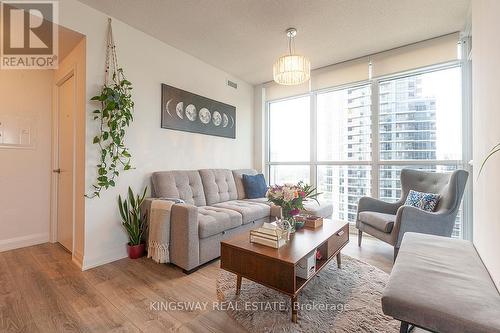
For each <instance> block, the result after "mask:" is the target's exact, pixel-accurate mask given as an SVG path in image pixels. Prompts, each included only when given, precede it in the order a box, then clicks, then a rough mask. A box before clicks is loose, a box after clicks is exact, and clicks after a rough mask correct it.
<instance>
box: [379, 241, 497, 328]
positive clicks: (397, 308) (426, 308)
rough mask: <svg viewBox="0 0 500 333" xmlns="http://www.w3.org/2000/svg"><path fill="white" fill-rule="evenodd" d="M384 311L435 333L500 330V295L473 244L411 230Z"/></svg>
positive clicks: (403, 322)
mask: <svg viewBox="0 0 500 333" xmlns="http://www.w3.org/2000/svg"><path fill="white" fill-rule="evenodd" d="M382 309H383V311H384V313H385V314H386V315H389V316H391V317H393V318H395V319H397V320H400V321H401V331H400V332H405V333H406V332H408V331H409V329H411V326H416V327H421V328H423V329H426V330H430V331H433V332H450V333H457V332H468V333H473V332H484V333H486V332H488V333H495V332H496V333H500V294H499V293H498V290H497V289H496V287H495V285H494V283H493V281H492V279H491V277H490V275H489V274H488V271H487V270H486V267H485V266H484V264H483V263H482V261H481V259H480V257H479V255H478V253H477V252H476V249H475V248H474V246H473V245H472V243H471V242H468V241H465V240H459V239H452V238H446V237H440V236H433V235H425V234H417V233H412V232H408V233H406V234H405V235H404V237H403V241H402V244H401V248H400V250H399V254H398V257H397V259H396V262H395V264H394V267H393V269H392V272H391V276H390V278H389V282H388V284H387V286H386V288H385V290H384V293H383V296H382Z"/></svg>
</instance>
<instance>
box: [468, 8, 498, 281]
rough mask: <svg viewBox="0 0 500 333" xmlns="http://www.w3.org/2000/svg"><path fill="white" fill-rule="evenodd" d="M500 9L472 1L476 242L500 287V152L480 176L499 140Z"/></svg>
mask: <svg viewBox="0 0 500 333" xmlns="http://www.w3.org/2000/svg"><path fill="white" fill-rule="evenodd" d="M498 13H500V1H498V0H473V2H472V39H473V42H472V73H473V80H472V84H473V110H474V111H473V117H474V120H473V123H474V125H473V126H474V128H473V141H474V166H475V171H474V177H473V179H471V181H474V182H475V184H474V245H475V246H476V249H477V250H478V252H479V254H480V255H481V258H482V260H483V262H484V263H485V264H486V267H487V268H488V270H489V272H490V274H491V275H492V277H493V280H494V281H495V284H496V286H497V288H499V289H500V240H499V237H500V205H499V203H500V192H499V188H500V173H499V170H500V153H498V154H497V155H495V156H493V157H492V158H491V159H490V160H489V162H488V164H487V165H486V167H485V169H484V170H483V172H482V174H481V175H480V176H479V178H477V176H478V174H477V173H478V169H479V167H480V165H481V162H482V160H483V159H484V157H485V156H486V155H487V153H488V151H489V150H490V149H491V148H492V147H493V146H494V145H495V144H497V143H500V107H499V104H498V97H499V94H500V81H499V78H500V44H499V43H498V35H499V34H500V20H498Z"/></svg>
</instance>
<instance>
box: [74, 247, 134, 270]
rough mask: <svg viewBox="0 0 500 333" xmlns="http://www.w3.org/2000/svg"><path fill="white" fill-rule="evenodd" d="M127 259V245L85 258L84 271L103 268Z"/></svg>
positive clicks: (85, 256)
mask: <svg viewBox="0 0 500 333" xmlns="http://www.w3.org/2000/svg"><path fill="white" fill-rule="evenodd" d="M126 257H127V248H126V245H125V244H123V245H122V246H119V247H116V248H113V249H107V250H103V252H102V253H101V254H99V255H96V256H88V255H84V256H83V264H82V265H81V267H82V271H85V270H87V269H91V268H94V267H97V266H101V265H104V264H107V263H110V262H113V261H116V260H120V259H123V258H126Z"/></svg>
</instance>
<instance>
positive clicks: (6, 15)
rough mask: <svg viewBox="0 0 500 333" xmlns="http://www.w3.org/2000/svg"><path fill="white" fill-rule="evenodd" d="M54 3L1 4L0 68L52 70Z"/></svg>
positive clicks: (54, 63)
mask: <svg viewBox="0 0 500 333" xmlns="http://www.w3.org/2000/svg"><path fill="white" fill-rule="evenodd" d="M57 18H58V3H57V1H19V0H18V1H2V2H1V20H0V22H1V33H0V38H1V51H0V68H1V69H55V68H57V65H58V61H57V52H58V26H57V23H58V22H57Z"/></svg>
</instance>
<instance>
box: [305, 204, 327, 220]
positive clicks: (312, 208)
mask: <svg viewBox="0 0 500 333" xmlns="http://www.w3.org/2000/svg"><path fill="white" fill-rule="evenodd" d="M304 211H305V212H306V214H310V215H314V216H319V217H322V218H330V217H331V216H332V214H333V205H332V204H331V203H326V202H320V203H319V204H318V203H317V202H316V201H314V200H308V201H306V202H304Z"/></svg>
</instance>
